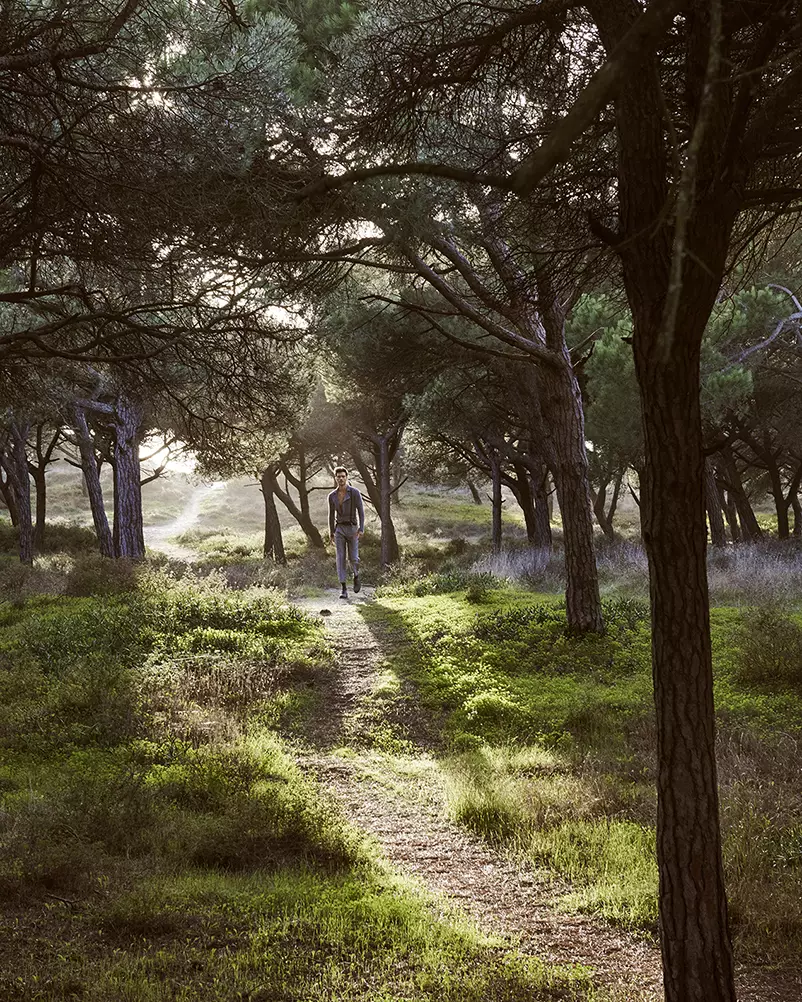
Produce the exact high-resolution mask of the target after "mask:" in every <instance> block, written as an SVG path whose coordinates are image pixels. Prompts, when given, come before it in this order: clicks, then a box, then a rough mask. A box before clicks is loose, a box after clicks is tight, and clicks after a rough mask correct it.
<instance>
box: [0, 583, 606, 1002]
mask: <svg viewBox="0 0 802 1002" xmlns="http://www.w3.org/2000/svg"><path fill="white" fill-rule="evenodd" d="M108 566H109V567H114V568H116V570H117V576H116V577H113V576H111V575H110V574H107V570H106V567H105V565H98V566H97V567H94V569H93V568H92V567H87V568H85V569H84V573H83V576H82V577H81V580H80V584H81V589H80V590H82V591H83V592H85V594H82V595H63V594H62V595H48V594H31V595H30V596H28V597H20V596H16V597H15V600H14V601H13V602H5V603H0V627H1V628H2V630H1V632H0V685H2V687H3V693H4V699H3V703H2V706H0V750H1V751H2V755H1V757H0V761H1V762H2V765H0V900H2V903H3V908H2V917H1V918H0V971H2V973H1V974H0V996H1V997H2V998H3V999H8V1000H9V1002H16V1000H19V1002H23V1000H25V1002H28V1000H31V1002H32V1000H45V1002H56V1000H62V999H68V998H75V999H85V1000H89V1002H106V1000H108V999H115V1000H118V999H119V1000H130V1002H141V1000H145V1002H149V1000H154V1002H155V1000H159V1002H162V1000H164V1002H167V1000H170V1002H172V1000H175V999H184V1000H191V999H192V1000H194V999H197V998H201V997H202V998H214V999H215V1000H218V1002H228V1000H231V1002H235V1000H241V999H244V998H248V999H254V1000H255V999H262V1000H265V1002H267V1000H270V1002H276V1000H287V1002H289V1000H295V999H305V1000H309V1002H317V1000H320V1002H324V1000H330V999H334V998H336V999H338V1000H343V1002H347V1000H354V1002H356V1000H363V999H371V1000H373V999H379V1000H384V1002H417V1000H421V1002H424V1000H435V999H437V1000H441V999H445V1000H453V1002H458V1000H463V999H465V1000H475V1002H479V1000H487V999H489V1000H497V1002H513V1000H515V1002H528V1000H531V1002H549V1000H557V999H576V1000H577V1002H579V1000H586V1002H590V1000H591V999H597V998H598V999H601V997H602V995H601V994H600V993H598V992H596V991H595V990H594V989H593V987H592V984H591V981H590V978H589V975H588V973H587V972H584V971H582V970H579V969H572V970H561V969H558V968H553V967H549V966H547V965H544V964H542V963H540V962H538V961H536V960H533V959H531V958H526V957H523V956H522V955H520V954H518V953H516V952H515V951H514V950H511V949H509V948H508V947H507V946H505V945H503V944H502V943H501V942H499V941H498V940H495V939H493V938H492V937H488V936H485V935H483V934H481V933H479V932H478V931H477V930H476V929H475V928H474V927H472V926H471V925H470V924H469V923H467V922H466V921H465V920H464V919H462V918H460V917H459V916H457V915H456V914H452V913H450V912H449V911H448V910H447V909H445V908H444V906H443V904H442V902H439V901H435V900H433V899H431V898H429V897H428V896H427V895H426V894H425V893H423V892H422V891H421V890H420V889H419V888H417V887H416V886H414V885H411V884H409V883H405V882H404V881H402V880H400V879H399V878H397V877H395V876H393V875H392V874H390V873H389V872H387V871H386V870H385V869H384V868H383V867H382V866H380V865H379V864H378V863H377V861H376V860H375V858H374V856H373V850H372V849H371V848H370V847H369V846H368V845H367V844H366V843H364V842H363V840H362V838H361V836H360V835H359V833H358V832H356V831H355V830H354V829H352V828H351V827H350V826H349V825H348V824H347V823H346V822H345V821H344V819H343V817H342V816H341V814H340V813H339V811H338V810H337V808H336V806H335V805H334V803H333V802H332V801H331V800H330V799H329V798H328V797H326V796H325V795H323V794H322V792H321V790H320V789H319V788H318V786H317V785H316V783H315V782H314V781H313V780H312V779H311V778H309V777H308V776H307V775H305V774H303V773H302V772H301V771H300V770H299V768H298V767H297V766H296V764H295V762H294V759H293V756H292V753H291V748H290V747H289V746H288V745H287V743H286V741H285V740H284V739H282V738H281V737H280V736H279V730H278V728H279V727H281V729H282V730H286V725H287V719H288V717H290V718H291V717H292V715H293V714H294V713H296V712H297V710H298V707H299V706H300V705H301V704H302V703H303V700H304V698H306V696H305V694H306V693H308V691H309V686H310V684H311V685H312V686H314V683H315V679H316V678H318V677H319V676H320V675H321V674H322V673H325V672H327V671H328V670H329V665H330V652H329V650H328V648H327V646H326V644H325V643H324V642H323V639H322V635H321V632H320V630H319V628H318V626H317V624H316V623H315V622H313V621H311V620H310V619H308V618H307V617H306V616H305V615H303V614H302V613H300V612H299V611H298V610H297V609H295V608H294V607H293V606H291V605H290V604H289V603H288V602H287V601H286V598H285V596H284V594H283V593H282V592H279V591H277V590H275V589H270V588H264V587H244V588H240V589H238V590H232V589H231V588H230V587H229V586H228V584H227V581H226V577H225V574H224V573H223V571H217V572H208V573H205V574H204V575H201V576H195V575H194V574H190V573H187V572H185V571H184V572H182V574H181V575H180V576H174V575H171V574H170V573H168V572H167V571H164V570H155V569H153V568H151V567H147V566H145V567H139V568H136V567H130V566H128V567H124V566H120V565H118V564H111V563H110V564H109V565H108ZM63 577H64V575H62V578H63ZM397 689H398V684H397V680H395V679H394V677H393V676H392V675H391V674H390V673H388V675H387V677H386V678H385V680H384V685H383V688H382V693H383V695H384V697H386V698H388V699H392V698H393V697H394V696H395V695H396V694H397Z"/></svg>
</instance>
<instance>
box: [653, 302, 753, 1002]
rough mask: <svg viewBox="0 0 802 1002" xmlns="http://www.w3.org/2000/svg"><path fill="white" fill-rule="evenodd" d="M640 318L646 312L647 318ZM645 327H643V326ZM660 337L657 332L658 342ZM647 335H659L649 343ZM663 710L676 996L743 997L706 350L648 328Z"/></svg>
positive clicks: (668, 939)
mask: <svg viewBox="0 0 802 1002" xmlns="http://www.w3.org/2000/svg"><path fill="white" fill-rule="evenodd" d="M636 324H637V321H636ZM636 330H637V328H636ZM649 340H650V341H651V344H653V343H654V342H653V340H652V339H649ZM644 342H647V343H646V344H644ZM635 344H636V364H637V368H638V379H639V383H640V387H641V399H642V409H643V427H644V435H645V443H646V470H645V474H646V484H645V487H646V489H645V491H644V492H643V496H642V504H643V506H644V507H643V508H642V512H643V515H644V540H645V542H646V549H647V553H648V557H649V579H650V593H651V605H652V658H653V668H654V685H655V707H656V711H657V746H658V747H657V758H658V780H657V782H658V819H657V840H658V862H659V871H660V935H661V943H662V947H663V965H664V979H665V984H666V997H667V999H671V1000H672V1002H673V1000H676V1002H680V1000H682V1002H686V1000H687V1002H706V1000H708V999H711V1000H713V999H714V1000H722V1002H724V1000H726V1002H731V1000H734V994H733V991H732V988H731V986H732V980H733V974H732V950H731V947H730V940H729V930H728V923H727V902H726V896H725V889H724V873H723V867H722V863H721V833H720V827H719V805H718V787H717V779H716V761H715V715H714V708H713V671H712V655H711V644H710V621H709V605H708V593H707V569H706V561H705V549H706V542H707V533H706V527H705V522H706V520H705V492H704V459H703V455H702V432H701V419H700V410H699V369H698V352H695V353H691V352H688V351H687V349H685V346H683V350H679V349H678V350H676V351H675V352H673V353H672V355H671V357H670V358H669V359H659V358H658V357H657V356H658V353H657V352H655V351H649V350H648V347H650V346H651V345H649V342H648V341H647V339H646V338H644V337H643V336H641V338H640V339H639V338H638V336H637V333H636V338H635Z"/></svg>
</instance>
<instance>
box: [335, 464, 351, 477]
mask: <svg viewBox="0 0 802 1002" xmlns="http://www.w3.org/2000/svg"><path fill="white" fill-rule="evenodd" d="M338 473H344V474H345V475H346V477H347V476H348V470H346V468H345V467H344V466H335V467H334V476H335V477H336V476H337V474H338Z"/></svg>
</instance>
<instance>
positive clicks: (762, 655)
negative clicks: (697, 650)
mask: <svg viewBox="0 0 802 1002" xmlns="http://www.w3.org/2000/svg"><path fill="white" fill-rule="evenodd" d="M736 644H737V649H738V655H737V660H736V665H737V669H738V672H739V674H740V676H741V678H742V680H743V681H745V682H748V683H755V684H758V685H761V686H772V687H777V686H793V687H794V688H800V687H802V625H800V624H799V622H798V621H797V620H796V619H795V618H793V617H792V616H790V615H788V614H787V613H785V612H784V611H783V610H782V609H781V608H780V607H778V606H776V605H763V606H758V607H756V608H750V609H745V610H744V611H743V612H742V613H741V619H740V624H739V627H738V630H737V636H736Z"/></svg>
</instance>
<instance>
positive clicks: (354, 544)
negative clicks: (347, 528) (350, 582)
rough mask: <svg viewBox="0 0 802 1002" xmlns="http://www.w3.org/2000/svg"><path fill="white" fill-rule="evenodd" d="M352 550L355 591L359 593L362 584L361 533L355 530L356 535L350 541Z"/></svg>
mask: <svg viewBox="0 0 802 1002" xmlns="http://www.w3.org/2000/svg"><path fill="white" fill-rule="evenodd" d="M349 548H350V550H351V566H352V567H353V569H354V591H359V589H360V588H361V587H362V582H361V581H360V580H359V533H358V531H357V530H356V529H354V534H353V536H351V538H350V540H349Z"/></svg>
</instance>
